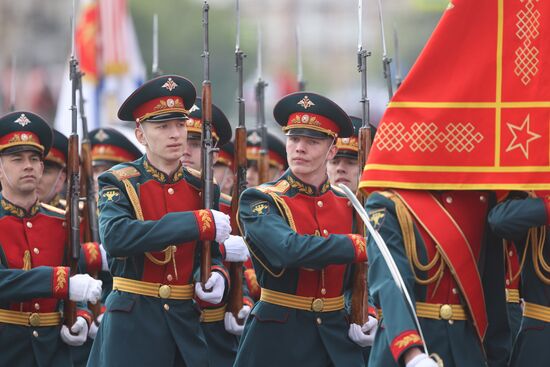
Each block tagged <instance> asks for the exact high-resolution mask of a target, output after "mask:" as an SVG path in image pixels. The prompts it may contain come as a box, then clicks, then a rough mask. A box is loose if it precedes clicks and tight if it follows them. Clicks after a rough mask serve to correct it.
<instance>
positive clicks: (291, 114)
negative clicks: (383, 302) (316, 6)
mask: <svg viewBox="0 0 550 367" xmlns="http://www.w3.org/2000/svg"><path fill="white" fill-rule="evenodd" d="M274 116H275V120H276V121H277V122H278V123H279V124H280V125H282V126H283V131H285V132H286V134H287V136H288V138H287V143H286V153H287V157H288V164H289V167H290V168H289V169H288V170H287V171H286V172H285V173H284V174H283V175H282V176H281V177H280V178H278V179H277V180H275V181H273V182H269V183H265V184H262V185H260V186H258V187H253V188H249V189H247V190H245V191H244V192H243V194H242V196H241V199H240V203H239V225H240V228H241V232H242V233H243V236H244V237H245V240H246V242H247V244H248V246H249V249H250V252H251V255H252V261H253V263H254V268H255V269H256V274H257V278H258V282H259V284H260V286H261V288H262V290H261V298H260V301H259V302H257V303H256V304H255V306H254V308H253V309H252V312H251V314H250V316H249V317H248V320H247V322H246V325H245V329H244V333H243V335H242V338H241V344H240V346H239V352H238V354H237V360H236V362H235V366H236V367H242V366H260V365H262V366H304V367H306V366H312V367H313V366H363V365H364V362H363V357H362V354H361V348H360V345H365V344H363V343H364V342H365V341H368V340H369V339H370V341H371V342H372V339H373V338H374V331H375V328H376V320H375V319H373V320H374V322H370V321H369V322H370V323H367V324H368V325H367V324H365V325H361V326H359V325H356V324H352V325H350V324H349V323H348V321H347V316H348V315H347V312H346V309H345V306H344V292H346V290H347V289H349V287H350V285H351V284H350V275H351V274H352V271H353V266H351V264H353V263H355V262H363V261H366V248H365V238H364V237H362V236H359V235H356V234H353V233H354V231H355V228H354V225H353V209H352V208H351V206H350V205H349V203H348V200H347V199H346V197H345V196H344V194H343V193H341V191H340V190H338V189H336V188H334V187H332V186H331V185H330V183H329V181H328V178H327V173H326V161H327V159H332V158H333V157H334V155H335V154H336V146H335V145H334V143H335V140H336V138H338V137H349V136H351V135H352V134H353V127H352V124H351V121H350V119H349V117H348V115H347V114H346V113H345V112H344V111H343V110H342V109H341V108H340V107H339V106H338V105H336V104H335V103H334V102H332V101H331V100H329V99H328V98H325V97H323V96H321V95H318V94H315V93H310V92H298V93H293V94H290V95H288V96H286V97H284V98H283V99H282V100H280V101H279V102H278V103H277V104H276V106H275V108H274ZM354 326H355V327H354ZM356 327H359V332H358V333H357V332H356V331H357V328H356ZM361 327H364V331H365V332H366V333H367V334H365V333H362V332H361V330H360V329H361ZM352 330H353V331H352ZM348 335H350V336H348ZM352 338H353V340H352Z"/></svg>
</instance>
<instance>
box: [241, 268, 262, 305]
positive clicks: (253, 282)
mask: <svg viewBox="0 0 550 367" xmlns="http://www.w3.org/2000/svg"><path fill="white" fill-rule="evenodd" d="M244 278H245V279H246V285H247V286H248V294H250V297H252V298H253V299H255V300H259V299H260V293H261V289H260V285H259V284H258V279H257V278H256V271H255V270H254V269H246V270H245V271H244Z"/></svg>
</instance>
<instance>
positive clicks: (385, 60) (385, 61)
mask: <svg viewBox="0 0 550 367" xmlns="http://www.w3.org/2000/svg"><path fill="white" fill-rule="evenodd" d="M378 17H379V18H380V32H381V36H382V67H383V69H384V79H386V87H387V88H388V101H391V99H392V97H393V87H392V80H391V67H390V64H391V58H390V57H388V51H387V49H386V35H385V32H384V18H383V17H382V3H381V0H378Z"/></svg>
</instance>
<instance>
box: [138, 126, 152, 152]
mask: <svg viewBox="0 0 550 367" xmlns="http://www.w3.org/2000/svg"><path fill="white" fill-rule="evenodd" d="M139 129H140V130H141V133H142V134H143V138H144V139H145V142H146V143H147V146H149V145H150V144H149V140H147V134H145V129H144V128H143V124H142V123H140V124H139Z"/></svg>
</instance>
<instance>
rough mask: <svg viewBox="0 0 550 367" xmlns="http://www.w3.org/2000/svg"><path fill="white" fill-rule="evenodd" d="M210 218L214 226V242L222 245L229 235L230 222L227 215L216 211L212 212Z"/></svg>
mask: <svg viewBox="0 0 550 367" xmlns="http://www.w3.org/2000/svg"><path fill="white" fill-rule="evenodd" d="M212 217H213V218H214V223H215V224H216V242H217V243H223V241H225V240H226V239H227V238H228V237H229V234H230V233H231V222H230V220H229V215H227V214H225V213H222V212H219V211H217V210H212Z"/></svg>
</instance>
